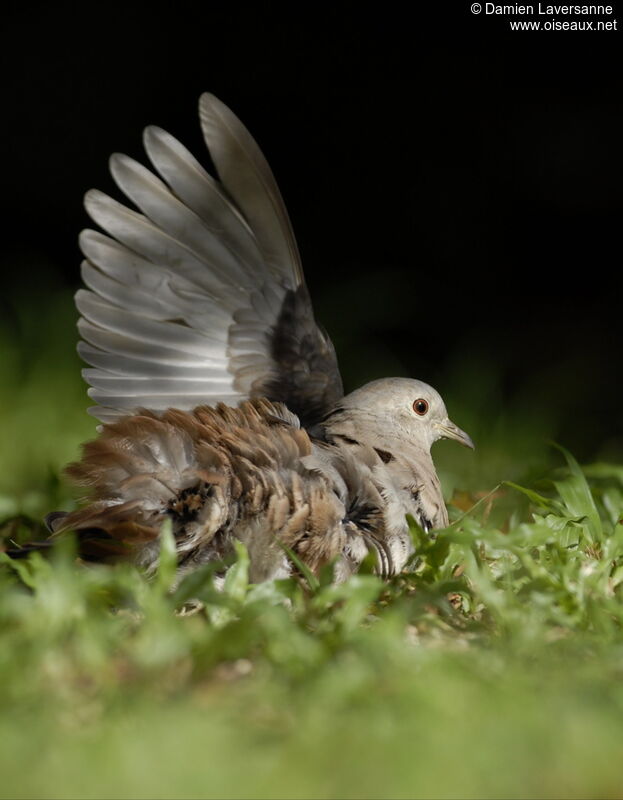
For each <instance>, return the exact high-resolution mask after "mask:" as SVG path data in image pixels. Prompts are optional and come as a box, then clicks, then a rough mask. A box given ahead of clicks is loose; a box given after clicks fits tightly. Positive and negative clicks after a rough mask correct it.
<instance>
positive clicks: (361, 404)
mask: <svg viewBox="0 0 623 800" xmlns="http://www.w3.org/2000/svg"><path fill="white" fill-rule="evenodd" d="M340 409H343V411H344V412H345V413H344V415H341V414H340V416H343V418H344V417H346V418H347V417H350V418H351V419H352V420H353V421H354V422H355V424H357V422H358V423H359V424H360V425H363V426H365V427H366V428H367V430H371V429H374V432H375V434H376V436H375V438H378V437H380V438H381V439H382V438H383V437H387V439H388V440H392V441H394V442H395V440H396V439H397V438H399V439H403V440H404V441H405V443H409V444H415V445H417V446H420V447H422V448H425V449H426V450H430V447H431V446H432V444H433V443H434V442H436V441H437V440H438V439H454V440H456V441H457V442H459V443H460V444H462V445H465V446H466V447H471V448H472V449H473V448H474V443H473V441H472V440H471V438H470V437H469V436H468V435H467V434H466V433H465V431H462V430H461V429H460V428H459V427H458V426H457V425H455V424H454V422H451V421H450V419H449V418H448V412H447V411H446V407H445V405H444V402H443V400H442V399H441V396H440V395H439V393H438V392H437V391H435V389H433V387H432V386H429V385H428V384H427V383H423V382H422V381H418V380H414V379H412V378H381V379H380V380H376V381H372V382H371V383H366V384H365V386H362V387H361V388H360V389H357V390H355V391H354V392H351V393H350V394H348V395H346V397H344V398H343V399H342V400H341V401H340Z"/></svg>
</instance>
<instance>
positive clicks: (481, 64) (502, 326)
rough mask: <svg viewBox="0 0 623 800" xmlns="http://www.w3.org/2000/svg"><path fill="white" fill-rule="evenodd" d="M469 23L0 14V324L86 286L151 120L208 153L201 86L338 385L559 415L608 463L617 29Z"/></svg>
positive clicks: (244, 11)
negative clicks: (329, 338)
mask: <svg viewBox="0 0 623 800" xmlns="http://www.w3.org/2000/svg"><path fill="white" fill-rule="evenodd" d="M469 6H470V4H469V3H468V2H464V3H463V2H456V3H436V4H433V3H431V4H430V5H427V6H425V5H424V4H420V3H414V4H411V6H410V10H411V13H412V14H413V18H412V19H409V18H407V16H406V11H405V10H404V8H403V7H401V6H399V5H398V4H394V3H383V4H378V3H377V4H373V5H372V4H361V3H339V4H322V3H290V4H283V5H282V4H272V3H232V2H229V3H212V2H203V3H185V2H176V3H164V2H160V3H158V2H156V3H153V2H152V3H147V2H135V3H131V4H127V5H121V4H116V3H81V4H73V3H56V4H43V5H37V4H33V3H31V4H26V5H21V4H20V5H18V4H14V5H12V6H11V5H8V6H6V7H5V10H4V11H3V13H4V19H3V23H2V32H1V34H0V36H1V41H0V51H1V54H2V59H3V65H2V76H3V79H4V80H3V83H4V86H3V91H2V103H3V111H4V113H3V115H2V117H3V125H2V128H3V136H4V144H3V147H2V172H3V191H2V195H1V197H2V205H3V208H2V218H3V220H4V221H5V224H4V225H3V232H2V241H1V244H0V250H1V254H2V261H3V272H2V279H3V293H2V308H3V309H4V311H3V316H4V317H5V319H7V318H10V317H11V314H13V313H14V311H15V308H14V306H15V304H16V303H22V302H25V300H24V298H25V297H27V296H28V293H30V295H32V296H33V297H34V296H35V295H36V294H37V293H41V292H43V293H45V292H46V291H48V290H49V287H50V286H58V285H59V284H64V285H67V286H68V287H69V286H74V285H77V281H78V265H79V261H80V255H79V251H78V248H77V241H76V239H77V234H78V231H79V230H80V229H81V228H82V227H85V226H86V225H87V224H88V218H87V217H86V214H85V213H84V211H83V210H82V195H83V194H84V192H85V191H86V190H87V189H89V188H90V187H92V186H96V187H98V188H101V189H103V190H106V191H110V192H111V193H113V194H114V195H115V196H117V197H119V195H118V193H117V192H116V190H115V189H114V188H113V184H112V180H111V179H110V178H109V177H108V174H107V158H108V155H109V154H110V153H111V152H113V151H122V152H126V153H129V154H130V155H132V156H135V157H137V158H139V159H140V160H143V161H145V157H144V156H143V154H142V148H141V139H140V134H141V130H142V128H143V127H144V126H145V125H146V124H149V123H153V124H158V125H161V126H162V127H164V128H166V129H168V130H170V131H171V132H172V133H173V134H174V135H176V136H177V137H178V138H180V139H181V140H182V141H183V142H184V143H186V144H187V146H189V147H190V149H191V150H192V151H193V152H195V153H196V154H198V155H199V156H200V157H201V158H203V156H204V151H203V145H202V142H201V137H200V132H199V125H198V119H197V113H196V103H197V99H198V97H199V95H200V93H201V92H202V91H206V90H209V91H212V92H213V93H215V94H216V95H217V96H218V97H220V98H221V99H222V100H223V101H224V102H226V103H227V104H228V105H230V106H231V107H232V108H233V110H234V111H235V112H236V113H237V114H238V115H239V116H240V117H241V118H242V119H243V121H244V122H245V124H246V125H247V126H248V127H249V128H250V130H251V131H252V133H253V135H254V136H255V137H256V138H257V140H258V141H259V143H260V145H261V146H262V148H263V149H264V151H265V153H266V155H267V157H268V159H269V161H270V163H271V165H272V167H273V170H274V172H275V174H276V176H277V179H278V181H279V184H280V187H281V190H282V192H283V194H284V197H285V199H286V202H287V205H288V208H289V210H290V215H291V218H292V221H293V224H294V228H295V231H296V233H297V236H298V239H299V245H300V249H301V251H302V256H303V260H304V264H305V266H306V273H307V278H308V283H309V285H310V289H311V291H312V295H313V296H314V297H315V300H316V305H317V311H318V316H319V318H320V319H321V321H322V322H323V323H324V324H325V326H326V327H327V328H328V329H329V331H330V332H331V333H332V334H333V336H334V338H335V340H336V344H337V347H338V353H339V354H340V355H341V362H342V367H343V370H344V373H345V377H346V382H347V385H348V386H349V387H350V388H354V384H355V383H358V382H360V381H361V380H363V379H368V378H373V377H379V376H380V375H382V374H396V373H398V372H399V373H402V374H411V375H414V376H417V377H420V378H422V379H424V380H427V381H429V382H431V383H433V384H434V385H437V386H438V388H440V390H442V391H443V388H444V384H445V383H447V384H451V385H452V386H453V387H454V392H455V404H456V402H457V399H456V394H457V393H458V394H460V393H461V392H462V391H464V392H465V396H466V398H468V397H469V398H471V402H475V401H474V398H476V399H477V398H478V396H479V394H478V386H480V385H481V383H482V381H485V382H486V381H493V383H495V387H496V388H495V392H496V394H495V397H496V403H495V404H494V408H493V410H491V409H489V410H488V412H487V413H493V414H495V413H496V411H495V408H498V409H499V413H503V410H504V408H505V407H507V406H512V407H513V408H514V409H515V410H516V411H517V410H518V413H522V409H524V410H525V414H526V417H527V418H529V417H530V416H531V415H533V414H538V413H542V412H543V411H544V409H548V408H549V409H550V411H551V410H552V409H553V411H554V414H553V416H554V417H556V418H557V419H558V420H559V421H560V422H559V424H558V425H557V426H556V427H555V429H553V430H552V436H556V437H559V438H560V439H561V440H562V441H564V442H565V443H567V444H569V445H570V446H572V447H574V448H576V450H577V451H578V452H579V454H580V455H581V456H589V455H593V454H594V452H598V451H599V452H601V451H600V450H599V448H600V447H602V448H603V447H604V446H605V447H606V452H607V453H608V454H612V453H613V452H616V451H617V450H618V453H619V454H620V453H621V451H623V438H622V436H621V433H622V431H623V424H622V423H623V420H622V412H621V403H620V399H619V389H620V381H619V371H620V368H619V364H620V358H621V345H622V344H623V341H622V340H623V333H622V330H621V327H622V326H621V320H620V307H621V297H620V288H621V277H620V274H621V273H620V261H619V250H620V247H619V245H620V235H619V225H620V217H621V210H622V203H621V194H620V192H621V163H620V142H621V140H622V134H623V130H622V119H623V113H622V108H623V92H622V91H621V89H622V88H623V87H622V85H621V84H622V78H623V74H622V70H621V56H622V49H621V42H622V38H621V35H620V33H619V32H581V33H568V32H567V33H565V32H539V33H519V32H511V31H509V30H508V19H507V18H504V19H503V18H500V17H495V18H494V17H490V16H485V15H484V14H481V15H480V16H475V15H473V14H472V13H471V12H470V7H469ZM619 23H623V21H622V20H619ZM203 160H204V162H205V161H206V159H205V158H203ZM26 290H27V292H26ZM491 375H494V376H495V378H494V379H492V378H491ZM483 376H484V377H483ZM487 376H488V377H487ZM461 381H462V383H461ZM457 387H458V389H457ZM461 387H463V388H461ZM481 393H482V390H481ZM459 402H460V398H459ZM604 443H606V444H605V445H604Z"/></svg>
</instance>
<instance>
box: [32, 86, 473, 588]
mask: <svg viewBox="0 0 623 800" xmlns="http://www.w3.org/2000/svg"><path fill="white" fill-rule="evenodd" d="M199 118H200V124H201V129H202V133H203V138H204V140H205V143H206V145H207V150H208V153H209V156H210V158H211V162H212V164H213V167H214V172H215V175H213V174H211V173H210V172H209V171H208V170H207V169H205V168H204V167H203V166H202V165H201V164H200V162H199V161H198V160H197V159H196V158H195V157H194V156H193V155H192V154H191V153H190V152H189V151H188V150H187V149H186V147H184V145H182V144H181V143H180V142H179V141H178V140H177V139H175V138H174V137H173V136H172V135H170V134H169V133H167V132H166V131H164V130H163V129H161V128H159V127H156V126H149V127H147V128H146V129H145V131H144V135H143V143H144V147H145V150H146V153H147V156H148V158H149V161H150V162H151V165H152V170H150V169H147V168H146V167H145V166H143V165H142V164H140V163H139V162H137V161H135V160H134V159H132V158H130V157H128V156H125V155H121V154H114V155H112V156H111V158H110V171H111V174H112V177H113V179H114V181H115V182H116V184H117V186H118V187H119V189H120V190H121V191H122V192H123V193H124V194H125V196H126V197H127V198H128V200H129V201H130V202H131V203H132V204H133V205H134V208H130V207H128V206H125V205H122V204H121V203H119V202H118V201H116V200H114V199H113V198H111V197H109V196H108V195H106V194H104V193H102V192H100V191H97V190H90V191H88V192H87V194H86V196H85V207H86V210H87V212H88V214H89V215H90V217H91V219H92V220H93V221H94V222H95V223H96V225H97V226H99V228H100V229H101V231H103V232H101V231H97V230H91V229H88V230H85V231H83V232H82V233H81V234H80V237H79V242H80V247H81V250H82V253H83V254H84V261H83V262H82V267H81V273H82V280H83V283H84V285H85V287H86V288H81V289H79V290H78V292H77V294H76V296H75V302H76V306H77V309H78V312H79V313H80V319H79V321H78V330H79V333H80V336H81V341H80V343H79V345H78V352H79V354H80V356H81V357H82V359H83V360H84V361H85V362H86V363H87V364H88V365H89V366H88V367H87V368H85V369H84V370H83V377H84V378H85V380H86V381H87V383H88V384H89V385H90V389H89V390H88V394H89V396H90V397H91V398H92V399H93V400H94V401H95V402H96V405H95V406H94V407H92V408H90V409H89V413H91V414H92V415H93V416H95V417H96V418H97V419H98V420H99V422H100V423H101V424H100V426H99V428H98V437H97V438H95V439H94V440H93V441H90V442H87V443H86V444H85V445H84V446H83V451H82V456H81V458H80V459H79V460H78V461H76V462H75V463H72V464H70V465H69V466H68V467H67V469H66V474H67V476H68V477H69V479H70V480H72V481H73V482H74V483H75V484H76V486H77V487H79V488H80V490H81V491H83V492H84V496H83V497H82V498H81V500H80V505H79V507H78V508H77V510H75V511H71V512H63V511H60V512H52V513H51V514H49V515H48V517H47V518H46V524H47V525H48V528H49V530H50V532H51V533H52V537H57V536H59V535H61V534H63V533H65V532H66V531H70V530H71V531H74V532H75V533H76V535H77V539H78V545H79V552H80V555H81V556H82V558H83V559H85V560H87V561H88V560H94V561H104V562H111V561H113V562H114V561H116V560H119V559H122V560H123V559H128V560H130V561H132V562H134V563H135V564H137V565H138V566H140V567H142V568H144V569H145V570H146V572H147V573H148V574H151V573H153V572H154V571H155V570H156V569H157V566H158V563H159V553H160V546H161V537H162V531H163V527H164V525H165V523H167V521H169V523H170V525H171V530H172V533H173V537H174V541H175V547H176V553H177V563H178V576H179V577H180V578H181V577H183V576H184V575H185V574H187V573H188V572H191V571H193V570H195V569H197V568H198V567H200V566H201V565H203V564H206V563H211V562H221V561H222V562H225V561H226V559H227V558H228V557H230V556H231V555H232V552H233V551H234V544H235V542H236V541H238V542H242V543H243V544H244V545H245V546H246V547H247V549H248V553H249V559H250V568H249V569H250V573H249V578H250V580H251V581H252V582H261V581H266V580H274V579H278V578H284V577H288V576H291V575H293V574H298V573H299V572H300V569H302V568H307V569H309V570H311V572H312V573H316V574H317V573H318V572H319V571H320V570H321V569H323V567H325V566H326V565H331V566H332V569H333V578H334V580H335V581H336V582H340V581H343V580H346V579H347V578H348V577H349V576H350V575H353V574H354V573H356V572H357V570H358V569H359V568H360V567H361V564H362V562H363V561H364V560H365V559H366V557H367V556H368V555H370V554H371V556H372V559H373V561H374V563H375V571H376V572H377V574H378V575H380V576H381V577H383V578H390V577H392V576H394V575H397V574H399V573H400V572H401V571H402V570H403V569H404V568H405V566H406V565H407V563H408V562H409V559H410V558H411V556H412V555H413V552H414V547H413V544H412V537H411V535H410V532H409V525H408V515H411V516H412V517H413V518H414V519H415V520H416V522H417V523H418V524H419V525H420V526H421V528H422V529H423V531H425V532H426V533H430V532H431V531H434V530H435V529H439V528H443V527H445V526H447V524H448V513H447V509H446V506H445V503H444V498H443V494H442V490H441V486H440V481H439V478H438V476H437V472H436V470H435V466H434V463H433V460H432V457H431V446H432V445H433V443H434V442H436V441H437V440H439V439H442V438H447V439H454V440H456V441H457V442H459V443H461V444H463V445H465V446H467V447H472V448H473V446H474V445H473V442H472V440H471V438H470V437H469V436H468V434H467V433H465V432H464V431H463V430H461V429H460V428H459V427H457V426H456V425H455V424H454V423H453V422H451V421H450V419H449V417H448V412H447V410H446V407H445V405H444V402H443V400H442V398H441V396H440V395H439V394H438V392H437V391H436V390H435V389H433V388H432V387H431V386H429V385H427V384H426V383H424V382H422V381H419V380H416V379H412V378H400V377H398V378H380V379H378V380H374V381H372V382H370V383H367V384H365V385H364V386H362V387H361V388H359V389H356V390H355V391H353V392H350V393H349V394H345V393H344V388H343V384H342V379H341V376H340V371H339V367H338V362H337V357H336V353H335V349H334V347H333V344H332V343H331V340H330V338H329V336H328V334H327V333H326V332H325V331H324V329H323V328H321V327H320V326H319V325H318V324H317V323H316V320H315V317H314V312H313V307H312V303H311V299H310V296H309V292H308V289H307V286H306V283H305V278H304V274H303V269H302V265H301V258H300V254H299V250H298V247H297V243H296V239H295V237H294V233H293V230H292V225H291V223H290V219H289V216H288V212H287V210H286V206H285V204H284V201H283V198H282V196H281V193H280V191H279V188H278V186H277V183H276V181H275V178H274V176H273V173H272V171H271V169H270V167H269V165H268V162H267V161H266V159H265V157H264V155H263V154H262V152H261V150H260V148H259V146H258V145H257V143H256V142H255V140H254V139H253V137H252V136H251V134H250V133H249V131H248V130H247V129H246V127H245V126H244V125H243V124H242V122H241V121H240V120H239V119H238V118H237V117H236V116H235V114H234V113H233V112H232V111H231V110H230V109H229V108H228V107H227V106H226V105H225V104H224V103H222V102H221V101H220V100H218V99H217V98H216V97H215V96H214V95H212V94H209V93H205V94H203V95H202V96H201V98H200V101H199Z"/></svg>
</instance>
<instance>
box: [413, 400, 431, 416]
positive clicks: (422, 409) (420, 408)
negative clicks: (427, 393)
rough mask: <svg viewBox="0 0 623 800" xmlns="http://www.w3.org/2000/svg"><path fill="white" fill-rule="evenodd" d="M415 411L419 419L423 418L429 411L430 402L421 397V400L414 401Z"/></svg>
mask: <svg viewBox="0 0 623 800" xmlns="http://www.w3.org/2000/svg"><path fill="white" fill-rule="evenodd" d="M413 410H414V411H415V413H416V414H417V415H418V416H419V417H423V416H424V414H426V412H427V411H428V402H427V401H426V400H424V399H422V398H421V397H420V399H419V400H415V401H414V403H413Z"/></svg>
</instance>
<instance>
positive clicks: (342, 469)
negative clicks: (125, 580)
mask: <svg viewBox="0 0 623 800" xmlns="http://www.w3.org/2000/svg"><path fill="white" fill-rule="evenodd" d="M313 453H314V445H313V444H312V442H311V440H310V438H309V435H308V434H307V432H306V431H304V430H302V429H301V428H300V426H299V422H298V419H297V418H296V417H295V416H294V415H293V414H291V413H290V412H289V411H288V410H287V409H286V408H285V407H284V406H282V405H280V404H273V403H269V402H268V401H265V400H258V401H252V402H245V403H243V404H242V405H241V406H240V408H238V409H234V408H229V407H227V406H224V405H218V406H217V407H216V408H209V407H207V406H201V407H199V408H197V409H195V410H194V411H193V412H192V413H188V412H183V411H178V410H169V411H167V412H165V413H164V414H163V415H161V416H158V415H156V414H154V413H153V412H150V411H142V412H141V413H140V414H137V415H135V416H132V417H127V418H124V419H122V420H120V421H119V422H115V423H112V424H110V425H106V426H104V429H103V432H102V434H101V436H100V437H99V438H98V439H96V440H94V441H92V442H89V443H87V444H86V445H85V446H84V454H83V458H82V460H81V461H79V462H77V463H75V464H71V465H70V466H69V467H68V468H67V475H68V476H69V477H70V478H71V479H72V480H73V481H74V482H75V483H76V484H77V485H78V486H81V487H84V488H86V489H87V490H88V500H89V504H88V505H87V506H86V507H85V508H83V509H80V510H78V511H75V512H73V513H71V514H68V515H66V516H64V517H62V518H60V519H59V518H56V520H55V521H54V523H53V527H54V530H55V533H59V532H62V531H65V530H68V529H74V530H76V531H77V532H78V534H79V537H80V542H81V547H82V548H83V552H84V554H85V555H86V556H87V557H89V558H95V557H97V556H98V555H99V556H101V558H103V559H108V558H111V557H113V558H114V557H117V556H119V555H123V556H128V555H129V556H131V557H132V558H133V559H134V560H135V561H136V562H137V563H139V564H142V565H143V566H146V567H148V568H149V569H151V568H153V567H154V566H155V565H156V563H157V558H158V547H159V544H158V536H159V531H160V529H161V526H162V524H163V522H164V521H165V519H167V518H169V519H171V520H172V522H173V531H174V535H175V539H176V542H177V550H178V556H179V561H180V566H181V569H182V571H185V570H188V569H189V568H192V567H193V566H197V565H198V564H200V563H204V562H206V561H210V560H213V559H217V558H223V557H225V556H226V555H228V554H229V553H230V551H231V544H232V539H233V538H234V537H235V538H237V539H239V540H241V541H243V542H244V543H245V544H246V545H247V547H248V549H249V553H250V556H251V564H252V575H251V577H252V580H255V581H259V580H265V579H268V578H272V577H276V576H278V575H282V576H283V575H286V574H288V572H289V570H290V565H289V562H288V559H287V558H286V557H285V555H284V550H283V547H282V546H281V545H285V546H286V547H288V548H291V549H292V550H293V551H294V552H295V553H296V554H297V555H298V556H299V558H301V559H302V560H303V561H304V563H306V564H307V565H308V566H309V567H310V568H311V569H312V570H314V571H316V570H317V569H319V568H320V567H321V566H322V565H323V564H326V563H327V562H329V561H331V560H332V559H340V558H341V557H342V554H343V551H344V550H345V548H346V547H347V544H349V545H350V546H349V548H348V554H349V555H347V556H346V558H347V562H346V563H345V564H344V565H343V566H342V567H341V572H342V573H344V574H347V573H348V572H350V571H351V570H352V569H355V568H356V566H358V563H359V561H360V560H361V558H363V556H365V553H366V552H367V549H366V547H365V544H364V542H365V539H366V537H367V538H369V537H370V536H371V535H378V536H379V538H382V536H383V525H384V520H383V513H382V507H381V498H380V494H379V491H378V489H376V488H375V487H374V485H373V482H372V477H371V472H370V470H369V467H368V466H367V465H365V464H362V465H360V466H358V465H357V464H356V462H355V461H353V460H352V459H349V458H348V457H347V458H343V457H341V454H340V453H339V451H334V452H332V453H331V458H330V459H329V461H333V462H334V464H335V466H334V467H333V470H335V475H339V476H340V478H338V480H339V486H338V487H336V482H335V480H334V479H333V476H332V474H331V471H330V469H331V468H330V467H329V466H328V464H326V465H325V464H323V463H322V462H321V461H317V462H316V463H314V462H313V458H314V455H313ZM308 457H309V459H311V463H310V461H309V459H308ZM366 473H367V474H366ZM364 476H365V477H364ZM362 478H363V480H362ZM364 487H367V488H364ZM336 488H337V491H336ZM362 492H364V493H365V492H367V493H369V494H370V495H371V496H372V497H373V498H374V501H373V502H371V503H370V504H368V505H367V506H366V510H364V509H363V508H357V507H358V502H357V498H358V497H359V495H360V494H361V493H362ZM339 494H341V497H340V496H338V495H339ZM368 511H369V514H370V516H369V517H366V514H367V513H368ZM351 540H356V541H351ZM359 540H361V541H359ZM353 553H355V554H356V555H354V556H353ZM355 561H356V562H357V563H355Z"/></svg>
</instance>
